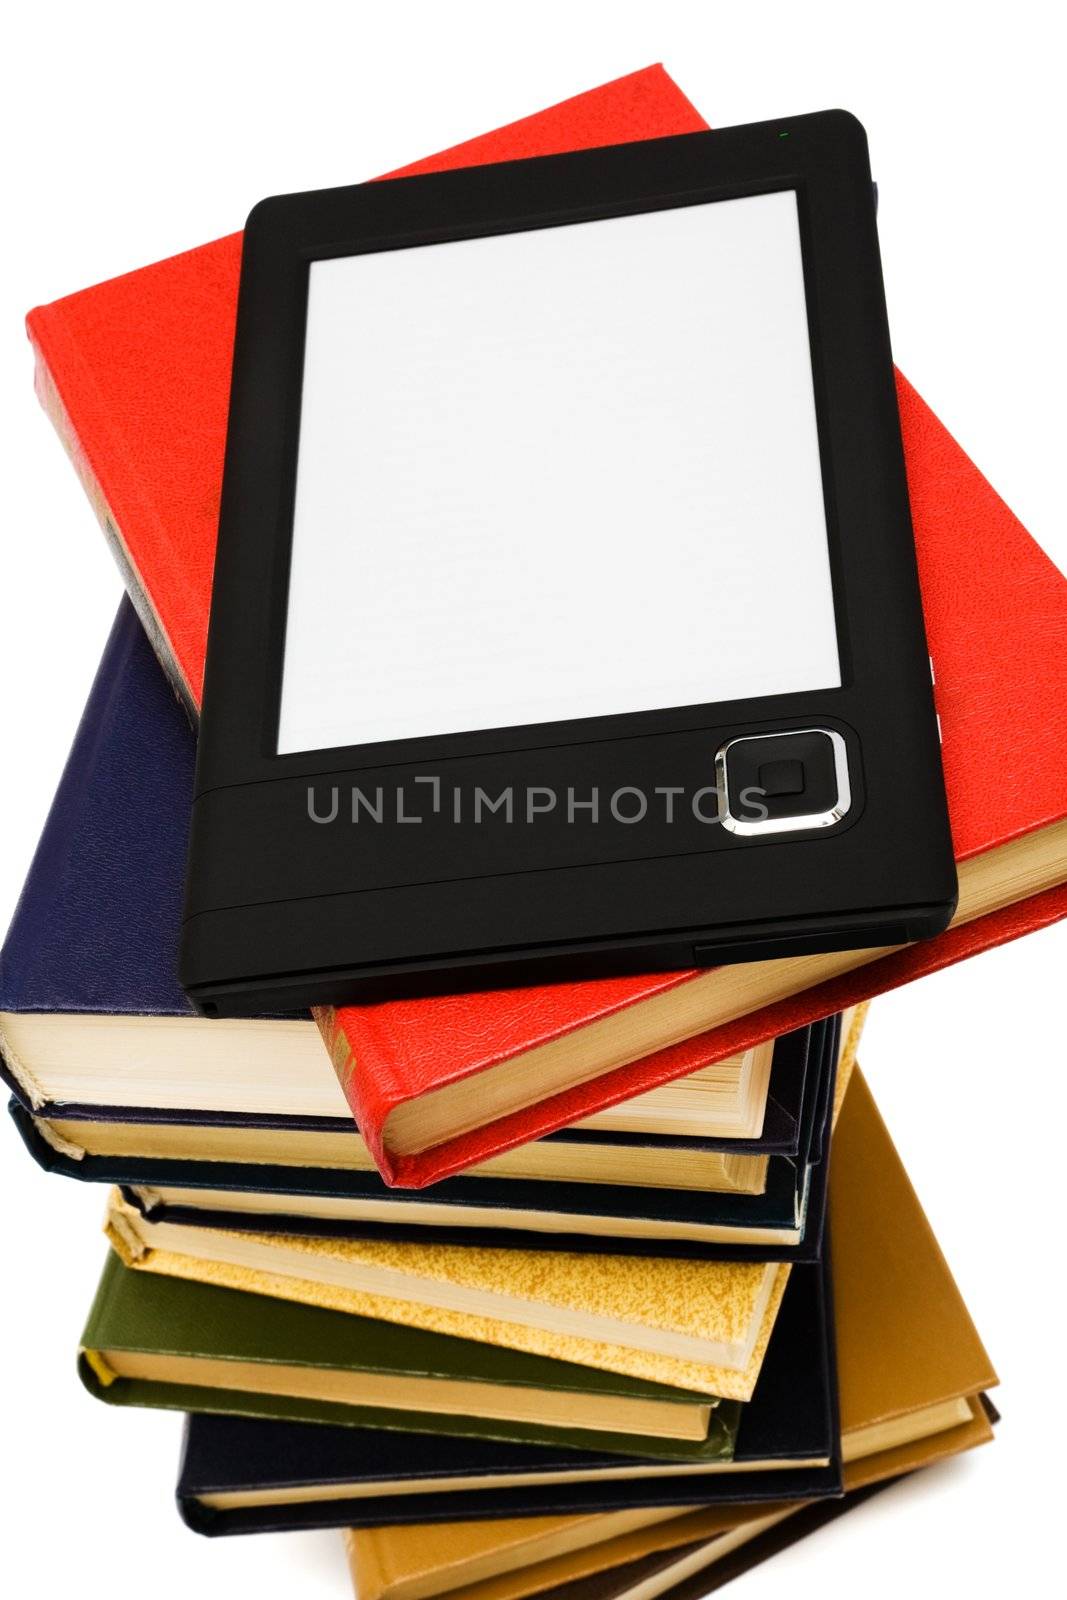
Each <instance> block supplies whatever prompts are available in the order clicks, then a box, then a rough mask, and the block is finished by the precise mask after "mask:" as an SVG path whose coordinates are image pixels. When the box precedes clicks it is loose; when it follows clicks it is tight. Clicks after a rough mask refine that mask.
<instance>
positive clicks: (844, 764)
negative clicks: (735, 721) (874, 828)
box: [715, 728, 852, 839]
mask: <svg viewBox="0 0 1067 1600" xmlns="http://www.w3.org/2000/svg"><path fill="white" fill-rule="evenodd" d="M802 733H818V734H821V735H822V736H823V738H825V739H829V741H830V744H831V747H832V749H833V754H834V778H835V780H836V783H837V800H836V801H835V803H834V805H833V806H831V807H830V809H829V810H828V811H811V812H807V813H806V814H804V815H803V816H797V817H738V816H736V815H735V814H734V812H733V811H731V809H730V785H729V779H728V776H727V766H726V758H727V756H728V754H729V752H730V751H731V750H732V749H733V747H734V746H735V745H738V744H756V743H758V742H759V741H760V740H763V739H787V738H791V737H792V736H793V735H794V734H802ZM715 781H716V786H717V788H718V791H719V821H720V822H721V823H722V825H723V827H724V828H725V829H726V830H727V832H728V833H733V834H736V835H737V836H738V837H739V838H742V839H750V838H754V837H762V836H766V835H767V834H776V833H801V832H804V831H806V830H808V829H811V828H832V827H834V825H835V824H836V823H838V822H840V821H841V820H842V818H844V817H846V816H847V815H848V813H849V811H850V810H851V807H852V785H851V784H850V782H849V777H848V751H847V749H846V746H845V741H844V739H843V738H842V737H841V735H840V734H839V733H835V732H834V730H833V729H832V728H782V729H781V730H780V731H779V732H777V733H745V734H740V735H739V736H738V737H737V738H736V739H728V740H727V742H726V743H725V744H724V745H721V746H720V748H719V750H718V751H717V752H716V755H715Z"/></svg>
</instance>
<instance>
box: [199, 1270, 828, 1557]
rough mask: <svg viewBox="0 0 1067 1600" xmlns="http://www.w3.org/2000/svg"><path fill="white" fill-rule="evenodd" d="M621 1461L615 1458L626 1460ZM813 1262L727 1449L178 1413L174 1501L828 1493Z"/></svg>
mask: <svg viewBox="0 0 1067 1600" xmlns="http://www.w3.org/2000/svg"><path fill="white" fill-rule="evenodd" d="M628 1468H629V1470H628ZM841 1492H842V1483H841V1435H840V1418H839V1414H838V1403H837V1359H836V1350H835V1346H834V1327H833V1307H832V1299H831V1293H830V1271H829V1263H828V1262H823V1263H822V1264H821V1265H812V1266H804V1267H798V1268H797V1269H796V1270H795V1271H794V1272H793V1273H791V1275H790V1279H789V1284H788V1287H787V1288H786V1291H785V1294H784V1296H783V1298H782V1305H781V1310H780V1311H779V1313H778V1319H777V1321H776V1323H775V1326H774V1332H773V1333H772V1334H771V1338H770V1343H769V1344H768V1346H767V1355H766V1358H765V1360H764V1363H763V1368H762V1370H761V1372H760V1376H759V1382H758V1383H757V1385H756V1389H755V1393H754V1394H753V1396H752V1399H751V1400H749V1401H748V1402H747V1403H746V1404H745V1405H743V1406H742V1407H741V1419H740V1422H739V1424H738V1429H737V1437H736V1440H735V1444H734V1452H733V1458H732V1460H731V1461H730V1462H721V1463H718V1464H717V1465H715V1466H713V1467H705V1468H704V1469H703V1471H697V1470H694V1469H692V1468H691V1466H683V1465H677V1464H675V1465H672V1466H665V1465H664V1464H662V1463H656V1464H653V1463H651V1462H650V1461H648V1460H639V1459H637V1458H631V1459H630V1461H629V1462H627V1459H626V1458H620V1457H619V1456H618V1455H614V1456H609V1455H606V1454H603V1453H599V1454H593V1453H585V1452H582V1453H576V1452H575V1451H573V1450H570V1451H566V1450H560V1449H559V1448H558V1447H554V1446H545V1445H532V1444H514V1443H504V1442H502V1441H496V1440H488V1439H457V1438H449V1437H447V1436H445V1435H442V1434H434V1435H427V1434H423V1435H415V1434H402V1433H385V1432H373V1431H370V1430H367V1429H363V1428H338V1427H334V1426H331V1425H328V1424H324V1423H304V1422H275V1421H265V1420H261V1419H257V1418H250V1417H237V1416H221V1415H218V1414H212V1413H208V1412H199V1413H195V1414H193V1415H191V1416H190V1417H189V1419H188V1422H187V1424H186V1433H185V1447H184V1451H183V1456H182V1462H181V1466H180V1469H179V1478H178V1490H177V1496H178V1508H179V1510H180V1512H181V1514H182V1516H183V1517H184V1519H185V1521H186V1522H187V1523H188V1524H189V1525H190V1527H192V1528H194V1529H195V1530H196V1531H197V1532H198V1533H204V1534H208V1535H218V1534H234V1533H268V1532H279V1531H282V1530H291V1529H296V1528H340V1527H377V1526H381V1525H382V1524H385V1523H403V1522H420V1523H422V1522H457V1521H468V1520H481V1519H483V1518H488V1519H496V1518H500V1517H535V1516H555V1515H560V1514H567V1515H569V1514H572V1513H575V1512H593V1511H618V1510H624V1509H626V1508H634V1507H638V1506H698V1505H726V1504H737V1503H739V1502H744V1503H747V1502H757V1501H771V1502H774V1501H783V1500H818V1499H822V1498H824V1497H826V1496H833V1495H840V1494H841Z"/></svg>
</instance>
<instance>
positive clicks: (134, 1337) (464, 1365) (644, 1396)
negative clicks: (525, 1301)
mask: <svg viewBox="0 0 1067 1600" xmlns="http://www.w3.org/2000/svg"><path fill="white" fill-rule="evenodd" d="M121 1354H132V1355H134V1356H135V1357H140V1356H145V1355H147V1356H149V1357H151V1356H153V1355H162V1356H178V1357H183V1356H195V1357H199V1358H202V1359H205V1360H208V1361H210V1362H211V1363H212V1367H213V1370H212V1371H211V1372H209V1373H207V1374H206V1375H205V1377H204V1379H203V1382H202V1383H196V1382H195V1381H188V1382H179V1381H168V1380H164V1379H160V1378H154V1379H153V1378H150V1377H144V1376H141V1377H130V1376H123V1375H121V1374H120V1373H119V1372H117V1371H116V1370H115V1368H114V1365H113V1363H114V1361H115V1359H116V1355H121ZM236 1363H243V1364H249V1363H254V1364H256V1365H257V1366H261V1365H262V1364H263V1363H269V1364H271V1365H273V1366H277V1367H283V1368H286V1369H288V1371H289V1372H292V1371H294V1370H296V1371H298V1372H307V1373H309V1374H313V1373H338V1374H340V1373H344V1374H353V1373H365V1374H367V1375H369V1376H371V1377H385V1378H387V1379H393V1380H396V1379H400V1380H402V1379H404V1378H409V1379H413V1380H418V1382H419V1383H421V1382H422V1381H423V1380H434V1379H437V1380H442V1381H444V1382H447V1383H451V1384H463V1385H464V1386H465V1388H464V1396H465V1398H464V1401H463V1403H464V1405H465V1407H466V1409H465V1410H462V1411H457V1410H453V1411H451V1412H450V1411H446V1410H440V1411H433V1410H428V1409H426V1408H424V1407H422V1408H420V1407H419V1406H417V1405H416V1406H410V1405H409V1407H408V1409H405V1410H400V1409H397V1408H396V1407H389V1406H386V1405H377V1406H374V1405H346V1404H344V1403H343V1402H341V1401H325V1400H320V1399H314V1398H308V1397H307V1396H303V1397H297V1396H288V1395H285V1394H270V1393H265V1394H260V1393H250V1392H248V1391H242V1390H241V1389H240V1388H238V1387H233V1388H227V1387H225V1371H226V1368H227V1366H232V1365H234V1364H236ZM78 1371H79V1375H80V1377H81V1380H82V1382H83V1383H84V1385H85V1387H86V1388H87V1389H88V1390H89V1392H90V1393H91V1394H93V1395H95V1396H96V1398H97V1399H99V1400H103V1401H106V1402H107V1403H108V1404H110V1405H119V1406H130V1405H132V1406H151V1407H160V1408H164V1409H169V1410H174V1411H217V1412H221V1413H225V1414H229V1415H238V1416H258V1417H273V1418H275V1419H276V1420H283V1419H284V1420H289V1421H303V1422H328V1423H334V1424H337V1425H342V1426H350V1427H363V1428H374V1429H390V1428H392V1429H397V1430H398V1431H400V1432H402V1433H415V1434H421V1433H443V1434H450V1435H455V1436H457V1437H460V1438H475V1439H483V1438H484V1439H499V1440H510V1441H513V1442H516V1443H520V1444H551V1445H554V1446H557V1447H558V1446H564V1447H566V1448H568V1449H573V1450H575V1451H589V1450H591V1451H598V1452H600V1453H601V1454H613V1455H614V1454H618V1455H621V1456H636V1455H640V1456H646V1457H648V1458H649V1459H650V1460H663V1461H692V1462H699V1461H718V1460H729V1458H730V1454H731V1452H732V1450H733V1442H734V1435H735V1433H736V1429H737V1422H738V1407H737V1406H736V1405H730V1404H723V1405H713V1407H712V1411H711V1416H710V1419H709V1426H708V1430H707V1436H706V1438H705V1439H703V1440H700V1441H693V1442H687V1441H685V1440H679V1439H668V1438H662V1437H648V1436H645V1435H639V1434H636V1433H622V1432H619V1431H617V1430H618V1422H617V1414H618V1408H619V1406H620V1405H621V1404H624V1403H625V1402H627V1401H643V1400H654V1401H657V1402H659V1403H660V1404H663V1405H669V1406H677V1407H679V1408H681V1409H684V1410H685V1411H686V1412H687V1413H688V1412H691V1411H692V1409H693V1408H694V1407H696V1406H706V1405H707V1404H708V1400H707V1397H706V1396H704V1395H697V1394H686V1393H685V1392H684V1391H683V1390H679V1389H674V1388H669V1387H667V1386H665V1385H662V1384H654V1383H647V1382H643V1381H641V1380H640V1379H633V1378H627V1377H623V1376H621V1375H619V1374H615V1373H609V1372H602V1371H600V1370H599V1369H596V1368H591V1367H581V1366H576V1365H574V1364H572V1363H569V1362H565V1361H553V1360H547V1359H544V1358H542V1357H538V1356H531V1355H528V1354H526V1353H524V1352H522V1351H513V1350H505V1349H502V1348H500V1347H498V1346H495V1345H484V1344H477V1343H475V1342H474V1341H473V1340H468V1339H457V1338H449V1337H447V1336H445V1335H442V1334H436V1333H430V1332H426V1331H425V1330H423V1329H420V1328H404V1327H397V1326H394V1325H391V1324H389V1323H385V1322H377V1321H374V1320H373V1319H371V1318H367V1317H349V1316H347V1315H345V1314H344V1313H343V1312H335V1311H323V1310H321V1309H319V1308H318V1307H316V1306H302V1305H297V1304H294V1303H293V1302H291V1301H287V1300H277V1299H272V1298H269V1297H267V1296H264V1295H250V1294H240V1293H238V1292H237V1291H236V1290H233V1289H219V1288H216V1287H215V1286H214V1285H211V1284H201V1283H195V1282H192V1281H189V1280H183V1279H177V1278H164V1277H160V1276H157V1275H155V1274H152V1273H139V1272H132V1271H131V1270H130V1269H129V1268H128V1267H125V1266H123V1265H122V1263H121V1262H120V1261H119V1259H118V1257H117V1256H116V1255H115V1254H114V1253H113V1252H111V1253H109V1256H108V1259H107V1262H106V1264H105V1267H104V1272H103V1275H102V1277H101V1280H100V1284H99V1287H98V1289H97V1293H96V1297H95V1299H94V1302H93V1306H92V1309H91V1310H90V1313H89V1317H88V1319H87V1321H86V1325H85V1330H84V1332H83V1333H82V1338H81V1351H80V1355H79V1362H78ZM501 1386H506V1387H507V1388H509V1389H519V1390H524V1389H525V1390H529V1391H531V1392H532V1393H533V1394H534V1395H535V1396H546V1395H557V1394H567V1395H573V1396H576V1397H587V1396H588V1397H592V1398H593V1399H595V1400H598V1401H602V1402H605V1406H604V1420H605V1422H607V1423H610V1426H611V1428H612V1429H614V1430H615V1431H605V1430H600V1429H593V1428H580V1427H575V1426H570V1427H560V1426H550V1425H548V1424H547V1423H538V1422H531V1421H515V1420H511V1419H508V1418H500V1417H487V1416H485V1415H484V1414H482V1413H480V1412H479V1404H478V1398H477V1392H478V1391H482V1392H483V1393H484V1395H485V1397H486V1407H487V1408H491V1407H492V1405H493V1402H494V1391H495V1390H498V1389H499V1388H500V1387H501ZM297 1387H300V1385H299V1384H297ZM456 1403H457V1402H455V1401H452V1402H451V1404H452V1405H453V1406H455V1405H456Z"/></svg>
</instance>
